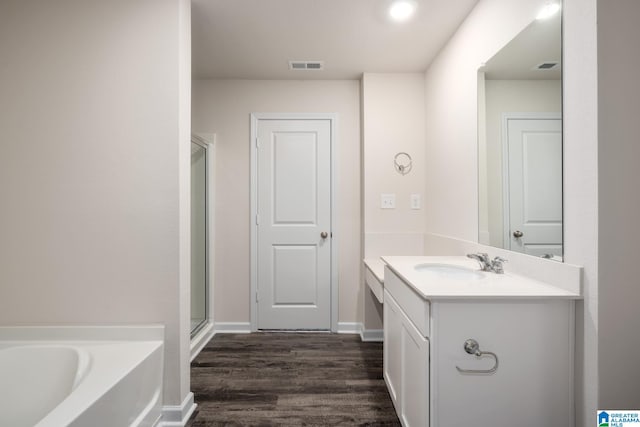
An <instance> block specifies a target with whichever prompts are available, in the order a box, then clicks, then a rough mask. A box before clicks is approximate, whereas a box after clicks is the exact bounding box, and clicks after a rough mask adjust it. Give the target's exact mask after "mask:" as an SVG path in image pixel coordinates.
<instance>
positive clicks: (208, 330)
mask: <svg viewBox="0 0 640 427" xmlns="http://www.w3.org/2000/svg"><path fill="white" fill-rule="evenodd" d="M214 335H215V331H214V330H213V323H211V322H209V323H207V324H206V325H205V326H204V327H203V328H202V329H201V330H200V331H199V332H198V334H197V335H196V336H195V337H193V338H192V339H191V358H190V359H189V361H190V362H193V359H195V358H196V356H197V355H198V354H200V352H201V351H202V349H203V348H204V346H205V345H207V343H208V342H209V341H211V338H213V336H214Z"/></svg>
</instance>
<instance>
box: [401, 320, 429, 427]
mask: <svg viewBox="0 0 640 427" xmlns="http://www.w3.org/2000/svg"><path fill="white" fill-rule="evenodd" d="M400 402H401V403H400V406H401V408H402V409H401V411H400V412H401V419H402V424H403V425H404V426H405V427H425V426H428V425H429V340H428V339H426V338H425V337H423V336H422V335H421V334H420V333H419V332H418V330H417V329H416V327H415V326H414V325H413V324H412V323H410V322H409V320H408V318H407V319H405V321H404V322H403V323H402V391H401V398H400Z"/></svg>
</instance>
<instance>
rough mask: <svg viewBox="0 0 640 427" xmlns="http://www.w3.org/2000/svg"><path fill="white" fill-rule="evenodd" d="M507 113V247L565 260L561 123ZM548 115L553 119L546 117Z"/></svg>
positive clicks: (538, 115)
mask: <svg viewBox="0 0 640 427" xmlns="http://www.w3.org/2000/svg"><path fill="white" fill-rule="evenodd" d="M526 116H527V117H526V118H524V117H521V116H518V115H515V116H513V115H512V116H509V115H508V114H507V115H505V118H504V133H503V138H504V141H503V144H504V149H505V152H504V154H503V155H504V157H505V158H506V159H508V162H507V163H506V165H505V168H506V170H504V171H503V176H504V186H503V191H504V206H507V207H508V210H506V211H505V216H504V243H505V248H508V249H511V250H513V251H517V252H524V253H527V254H529V255H534V256H544V257H547V258H552V257H560V256H562V120H561V119H560V117H559V116H557V115H556V117H553V115H543V114H535V113H532V114H528V115H526ZM545 116H549V117H545Z"/></svg>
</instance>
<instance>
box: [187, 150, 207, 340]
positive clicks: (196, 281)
mask: <svg viewBox="0 0 640 427" xmlns="http://www.w3.org/2000/svg"><path fill="white" fill-rule="evenodd" d="M207 172H208V171H207V146H206V145H204V144H200V143H199V142H194V141H192V142H191V336H192V337H193V336H194V335H195V334H196V333H197V332H198V331H199V330H200V328H202V327H203V326H204V325H205V324H206V323H207V318H208V304H207V301H208V286H207V283H208V280H209V277H208V274H209V268H208V262H207V257H208V247H207V240H208V238H207V235H208V227H207Z"/></svg>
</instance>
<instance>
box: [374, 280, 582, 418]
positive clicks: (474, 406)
mask: <svg viewBox="0 0 640 427" xmlns="http://www.w3.org/2000/svg"><path fill="white" fill-rule="evenodd" d="M573 319H574V299H570V298H533V297H531V296H528V297H526V298H517V297H509V298H498V297H494V296H491V297H479V296H477V295H475V296H472V297H463V296H459V295H456V296H455V297H452V296H448V297H447V296H444V297H443V296H442V295H437V296H435V297H433V298H429V297H427V296H425V295H423V294H421V293H420V292H418V291H416V289H415V287H413V286H411V285H410V284H408V283H406V281H404V280H403V278H401V277H400V275H399V274H397V273H395V272H394V271H393V270H392V269H390V268H389V267H386V269H385V290H384V355H383V357H384V379H385V382H386V384H387V386H388V389H389V393H390V395H391V398H392V400H393V403H394V406H395V408H396V412H397V414H398V417H399V419H400V421H401V423H402V425H403V426H405V427H416V426H420V427H427V426H430V427H460V426H465V425H471V426H479V427H485V426H486V427H488V426H491V427H513V426H518V427H534V426H535V427H538V426H541V425H544V426H551V427H571V426H574V425H575V424H574V419H573V418H574V417H573V412H574V402H573V346H574V344H573V343H574V320H573ZM468 339H474V340H475V341H477V343H478V344H479V347H480V351H483V352H490V353H492V354H495V356H496V357H497V359H496V358H494V356H493V355H491V354H488V353H487V354H482V355H481V356H476V355H475V354H468V353H467V352H466V351H465V349H464V343H465V341H466V340H468ZM457 368H460V369H463V370H466V371H467V372H460V371H459V370H458V369H457ZM492 368H496V369H495V371H494V372H491V369H492ZM469 371H470V372H469Z"/></svg>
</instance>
